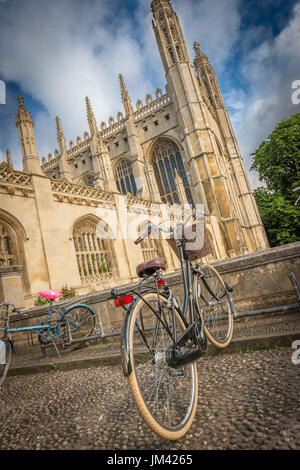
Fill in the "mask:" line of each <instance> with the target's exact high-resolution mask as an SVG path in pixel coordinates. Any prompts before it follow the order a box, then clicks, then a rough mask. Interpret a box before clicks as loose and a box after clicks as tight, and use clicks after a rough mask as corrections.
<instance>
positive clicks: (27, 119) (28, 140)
mask: <svg viewBox="0 0 300 470" xmlns="http://www.w3.org/2000/svg"><path fill="white" fill-rule="evenodd" d="M18 101H19V109H18V112H17V114H16V126H17V128H18V131H19V137H20V144H21V149H22V155H23V169H24V171H25V172H27V173H30V174H37V175H42V174H43V173H42V170H41V164H40V159H39V156H38V152H37V148H36V142H35V136H34V130H33V127H34V123H33V119H32V116H31V114H30V112H29V111H28V110H27V109H26V107H25V104H24V98H23V96H21V95H19V97H18Z"/></svg>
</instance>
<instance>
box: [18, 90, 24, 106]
mask: <svg viewBox="0 0 300 470" xmlns="http://www.w3.org/2000/svg"><path fill="white" fill-rule="evenodd" d="M18 101H19V105H20V106H24V98H23V96H22V95H21V93H20V94H19V96H18Z"/></svg>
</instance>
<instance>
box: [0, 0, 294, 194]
mask: <svg viewBox="0 0 300 470" xmlns="http://www.w3.org/2000/svg"><path fill="white" fill-rule="evenodd" d="M150 3H151V2H150V0H111V1H110V2H107V1H106V0H85V1H84V2H82V1H80V0H64V1H63V2H61V1H59V0H52V1H51V2H48V1H47V0H27V1H26V2H24V1H23V0H0V79H2V80H4V81H5V83H6V88H7V96H6V104H5V105H0V158H1V157H2V158H3V156H4V152H5V150H6V148H9V149H10V151H11V154H12V156H13V159H14V162H15V166H16V168H19V169H21V150H20V146H19V140H18V133H17V129H16V127H15V113H16V111H17V95H18V94H19V93H20V92H21V93H22V94H23V96H24V98H25V102H26V105H27V107H28V109H29V110H30V111H31V113H32V115H33V119H34V122H35V134H36V139H37V146H38V151H39V155H40V157H42V156H44V155H47V154H48V153H49V152H51V153H53V151H54V149H55V148H57V142H56V130H55V116H56V115H58V116H59V117H60V118H61V122H62V125H63V129H64V132H65V135H66V139H67V142H68V141H69V140H74V141H75V139H76V137H77V135H80V136H82V135H83V133H84V132H85V131H86V130H87V129H88V125H87V121H86V111H85V102H84V98H85V96H89V97H90V99H91V102H92V105H93V109H94V112H95V115H96V119H97V122H98V125H100V123H101V121H106V122H107V121H108V119H109V117H110V116H114V117H115V116H116V114H117V112H118V111H123V110H122V104H121V100H120V90H119V83H118V74H119V73H122V74H123V75H124V76H125V81H126V83H127V87H128V90H129V93H130V95H131V98H132V101H133V103H136V101H137V100H138V99H141V100H143V101H144V100H145V96H146V94H148V93H151V94H153V95H154V93H155V90H156V88H158V87H159V88H162V89H164V87H165V84H166V81H165V77H164V73H163V68H162V65H161V61H160V57H159V53H158V50H157V47H156V42H155V38H154V35H153V32H152V27H151V19H152V14H151V10H150ZM172 3H173V6H174V8H175V10H176V11H177V13H178V15H179V17H180V20H181V23H182V27H183V32H184V35H185V38H186V41H187V45H188V48H189V52H190V56H191V60H193V57H194V51H193V48H192V45H193V42H194V41H197V42H199V43H200V47H201V49H202V50H203V51H204V52H205V53H206V54H207V55H208V57H209V59H210V61H211V63H212V65H213V66H214V67H215V70H216V73H217V77H218V80H219V83H220V87H221V90H222V92H223V95H224V99H225V103H226V105H227V106H228V110H229V114H230V117H231V119H232V123H233V127H234V130H235V133H236V136H237V138H238V143H239V145H240V149H241V152H242V155H243V158H244V161H245V164H246V168H247V169H249V168H250V164H251V156H250V154H251V153H252V152H253V151H254V150H255V149H256V148H257V147H258V146H259V144H260V143H261V142H262V140H264V139H266V138H267V136H268V135H269V134H270V132H271V131H272V130H273V128H274V126H275V125H276V124H277V122H279V121H280V120H281V119H283V118H285V117H287V116H289V115H291V114H294V113H296V112H300V105H295V104H293V103H292V101H291V94H292V89H291V85H292V82H293V81H295V80H300V60H299V56H300V54H299V51H300V0H298V1H297V0H261V1H260V2H257V1H252V0H214V1H213V2H212V1H211V0H173V2H172ZM250 179H251V182H252V184H253V186H256V185H257V184H258V181H257V175H255V174H254V173H252V174H251V175H250Z"/></svg>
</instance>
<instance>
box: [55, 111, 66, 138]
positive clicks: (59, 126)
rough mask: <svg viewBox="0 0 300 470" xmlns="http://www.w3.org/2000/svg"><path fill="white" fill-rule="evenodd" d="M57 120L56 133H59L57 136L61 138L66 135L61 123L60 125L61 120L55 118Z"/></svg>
mask: <svg viewBox="0 0 300 470" xmlns="http://www.w3.org/2000/svg"><path fill="white" fill-rule="evenodd" d="M55 120H56V132H57V136H58V137H60V136H62V135H63V134H64V132H63V130H62V126H61V123H60V119H59V117H58V116H56V118H55Z"/></svg>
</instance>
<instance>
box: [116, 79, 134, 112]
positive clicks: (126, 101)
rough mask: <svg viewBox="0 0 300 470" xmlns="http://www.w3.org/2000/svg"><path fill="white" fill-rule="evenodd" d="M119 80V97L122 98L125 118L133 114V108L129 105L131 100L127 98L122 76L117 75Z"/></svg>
mask: <svg viewBox="0 0 300 470" xmlns="http://www.w3.org/2000/svg"><path fill="white" fill-rule="evenodd" d="M119 80H120V88H121V96H122V103H123V106H124V111H125V115H126V116H131V115H132V114H133V107H132V104H131V99H130V97H129V94H128V91H127V88H126V85H125V82H124V78H123V75H121V74H119Z"/></svg>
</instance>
